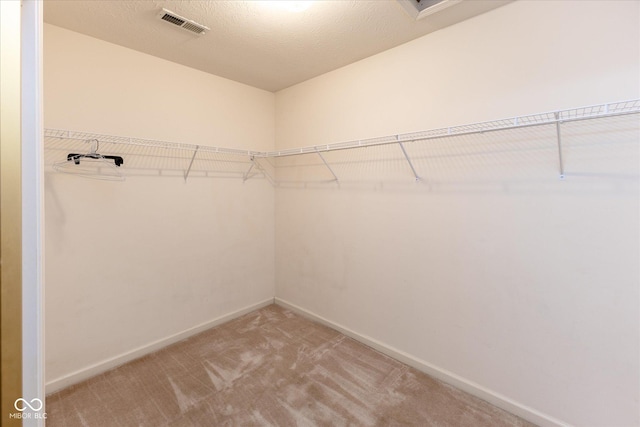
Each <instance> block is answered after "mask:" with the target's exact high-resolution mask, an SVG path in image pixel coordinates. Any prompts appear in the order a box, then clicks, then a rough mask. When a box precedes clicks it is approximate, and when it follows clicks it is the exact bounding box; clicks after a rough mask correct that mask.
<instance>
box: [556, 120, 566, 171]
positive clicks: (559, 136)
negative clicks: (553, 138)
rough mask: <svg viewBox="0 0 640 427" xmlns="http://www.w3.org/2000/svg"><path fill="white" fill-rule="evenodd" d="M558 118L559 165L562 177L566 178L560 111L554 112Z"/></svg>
mask: <svg viewBox="0 0 640 427" xmlns="http://www.w3.org/2000/svg"><path fill="white" fill-rule="evenodd" d="M554 115H555V118H556V135H557V137H558V138H557V141H558V165H559V166H560V179H564V162H563V160H562V135H561V132H560V123H561V122H560V113H558V112H556V113H554Z"/></svg>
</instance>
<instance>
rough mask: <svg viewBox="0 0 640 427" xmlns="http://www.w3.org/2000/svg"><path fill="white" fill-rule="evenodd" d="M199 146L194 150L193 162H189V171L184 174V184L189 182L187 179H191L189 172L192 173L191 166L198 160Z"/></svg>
mask: <svg viewBox="0 0 640 427" xmlns="http://www.w3.org/2000/svg"><path fill="white" fill-rule="evenodd" d="M199 148H200V146H199V145H196V149H195V150H193V156H191V161H190V162H189V167H188V168H187V171H186V172H185V173H184V182H187V178H188V177H189V172H191V166H193V161H194V160H195V159H196V154H198V149H199Z"/></svg>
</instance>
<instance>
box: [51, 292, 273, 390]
mask: <svg viewBox="0 0 640 427" xmlns="http://www.w3.org/2000/svg"><path fill="white" fill-rule="evenodd" d="M273 303H274V298H269V299H267V300H264V301H262V302H259V303H256V304H252V305H250V306H248V307H244V308H241V309H240V310H236V311H234V312H232V313H229V314H226V315H224V316H221V317H218V318H216V319H213V320H210V321H208V322H205V323H202V324H200V325H197V326H194V327H193V328H189V329H187V330H184V331H182V332H178V333H177V334H174V335H171V336H169V337H166V338H162V339H160V340H157V341H154V342H152V343H149V344H147V345H144V346H142V347H138V348H136V349H133V350H131V351H128V352H126V353H123V354H120V355H118V356H115V357H111V358H109V359H105V360H103V361H100V362H98V363H96V364H93V365H91V366H87V367H86V368H82V369H80V370H77V371H75V372H72V373H70V374H67V375H65V376H63V377H60V378H56V379H55V380H52V381H50V382H48V383H46V385H45V393H46V394H50V393H54V392H56V391H59V390H62V389H63V388H66V387H69V386H70V385H73V384H76V383H79V382H81V381H84V380H86V379H89V378H91V377H94V376H96V375H99V374H101V373H103V372H106V371H108V370H110V369H113V368H116V367H118V366H120V365H122V364H124V363H127V362H130V361H132V360H134V359H138V358H140V357H142V356H145V355H147V354H149V353H153V352H154V351H157V350H160V349H161V348H163V347H166V346H168V345H170V344H173V343H176V342H178V341H181V340H183V339H185V338H188V337H190V336H192V335H195V334H197V333H200V332H202V331H206V330H207V329H210V328H213V327H214V326H218V325H220V324H222V323H225V322H228V321H230V320H233V319H235V318H236V317H240V316H242V315H244V314H247V313H250V312H252V311H254V310H257V309H259V308H262V307H266V306H267V305H270V304H273Z"/></svg>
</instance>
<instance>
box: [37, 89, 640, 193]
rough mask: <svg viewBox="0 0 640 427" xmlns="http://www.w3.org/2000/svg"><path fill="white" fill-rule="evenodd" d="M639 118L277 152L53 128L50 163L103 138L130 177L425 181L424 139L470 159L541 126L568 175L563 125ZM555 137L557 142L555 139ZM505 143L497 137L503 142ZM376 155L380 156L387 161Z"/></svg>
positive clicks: (465, 128) (629, 104)
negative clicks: (390, 169)
mask: <svg viewBox="0 0 640 427" xmlns="http://www.w3.org/2000/svg"><path fill="white" fill-rule="evenodd" d="M638 113H640V99H636V100H629V101H620V102H613V103H607V104H599V105H593V106H587V107H579V108H573V109H566V110H558V111H552V112H546V113H538V114H531V115H525V116H517V117H511V118H505V119H498V120H491V121H486V122H480V123H471V124H464V125H458V126H451V127H446V128H439V129H430V130H425V131H419V132H411V133H405V134H396V135H388V136H382V137H376V138H369V139H361V140H353V141H344V142H338V143H331V144H323V145H315V146H307V147H300V148H292V149H285V150H276V151H252V150H241V149H231V148H223V147H212V146H204V145H195V144H186V143H178V142H169V141H160V140H150V139H141V138H133V137H124V136H114V135H104V134H95V133H89V132H79V131H71V130H60V129H45V132H44V137H45V161H46V162H47V163H50V162H53V161H60V160H61V159H65V158H66V155H67V154H68V153H69V152H72V151H75V152H80V153H82V152H86V149H87V147H86V143H87V142H88V141H96V140H97V141H99V144H100V150H101V151H103V152H105V153H106V152H108V153H109V154H117V155H120V156H123V157H126V161H125V165H123V169H124V170H125V171H126V173H127V174H128V175H132V174H133V175H135V174H140V175H149V174H160V175H167V174H169V175H182V176H183V177H184V178H185V180H186V179H187V177H189V176H205V177H216V176H231V177H237V178H242V179H243V181H246V180H247V179H250V178H254V177H260V178H265V179H267V180H268V181H269V182H271V183H272V184H274V185H278V184H279V182H280V181H290V180H295V179H300V173H299V172H295V171H294V169H296V168H305V167H306V168H310V167H311V168H312V169H313V170H314V171H315V172H314V174H315V175H316V176H317V177H318V178H319V180H320V181H323V182H324V181H338V179H339V178H340V177H341V176H342V177H344V176H355V175H354V174H353V173H351V172H350V171H349V168H350V167H351V168H352V167H358V168H360V169H362V170H375V168H374V167H371V165H370V167H368V168H366V167H364V166H363V163H366V162H380V161H382V159H387V160H389V161H393V163H394V165H395V166H394V170H395V171H396V172H397V171H398V167H397V166H398V165H402V164H405V166H406V165H407V164H408V166H409V167H410V170H411V171H412V173H413V175H414V178H415V179H416V180H420V179H421V178H422V177H421V174H422V173H421V172H420V171H419V170H418V169H420V167H421V165H422V166H424V164H423V163H424V162H425V161H426V160H425V159H429V155H428V154H427V153H426V152H425V150H426V147H424V146H422V145H420V146H416V145H415V144H414V143H416V142H426V141H431V142H432V144H431V145H430V147H431V148H432V149H433V150H438V149H440V148H437V147H440V146H441V144H442V143H445V142H448V143H453V144H456V143H457V144H460V147H458V148H459V149H460V151H461V152H464V153H466V154H465V155H467V156H468V155H470V154H469V153H475V154H474V155H476V156H480V155H482V150H487V149H488V148H487V147H488V145H487V144H489V143H488V142H487V139H486V138H485V137H482V138H476V139H475V144H474V141H473V140H470V139H468V137H470V136H472V135H476V134H480V135H484V134H488V133H495V132H503V133H504V132H506V133H508V132H509V131H512V132H513V131H516V130H519V129H520V130H522V129H526V128H541V129H546V130H541V131H540V132H542V133H543V134H545V135H547V134H550V135H555V137H549V136H545V138H547V140H551V141H552V142H553V144H554V145H548V144H547V146H545V153H547V154H546V156H547V157H549V156H556V157H557V156H559V163H560V175H561V177H563V176H564V170H563V165H562V145H561V132H560V125H563V124H565V123H571V122H579V121H584V120H593V119H604V118H608V117H618V116H625V115H632V114H638ZM554 129H555V130H554ZM505 135H506V134H505ZM513 135H514V137H512V138H511V139H513V140H514V141H516V142H517V140H518V138H521V137H522V135H524V134H513ZM518 135H520V136H518ZM463 137H464V138H463ZM461 138H463V139H461ZM523 138H524V139H525V140H527V139H531V138H534V139H535V138H537V137H536V136H531V135H529V136H528V137H523ZM553 138H555V141H554V140H553ZM504 139H505V138H501V137H496V138H495V141H500V140H504ZM507 139H508V138H507ZM495 141H494V142H495ZM409 143H411V144H409ZM392 144H395V145H398V146H399V147H400V149H401V151H393V150H391V151H389V150H383V151H376V153H377V154H376V155H375V156H374V157H371V155H373V153H370V154H369V155H365V156H361V158H360V160H356V159H357V157H358V156H347V157H346V160H345V158H341V157H335V156H329V157H325V156H324V155H323V153H327V152H330V151H340V150H355V152H360V150H359V149H362V148H367V147H375V146H385V145H392ZM494 148H495V147H494ZM511 149H513V147H512V148H511ZM491 150H493V148H491ZM491 150H489V151H491ZM554 150H555V151H554ZM554 153H555V154H554ZM485 154H486V153H485ZM292 156H293V157H300V161H295V160H293V159H292V160H291V161H285V160H284V158H287V157H292ZM376 156H379V158H378V157H376ZM310 159H311V160H310ZM412 159H413V161H412ZM414 161H415V162H417V164H416V165H417V166H418V169H416V165H414ZM555 163H556V164H557V163H558V162H557V161H556V162H555ZM332 165H333V166H332ZM334 169H336V170H334ZM150 171H152V172H150ZM336 172H337V173H336ZM356 175H357V174H356ZM395 175H397V174H395ZM395 175H394V176H395Z"/></svg>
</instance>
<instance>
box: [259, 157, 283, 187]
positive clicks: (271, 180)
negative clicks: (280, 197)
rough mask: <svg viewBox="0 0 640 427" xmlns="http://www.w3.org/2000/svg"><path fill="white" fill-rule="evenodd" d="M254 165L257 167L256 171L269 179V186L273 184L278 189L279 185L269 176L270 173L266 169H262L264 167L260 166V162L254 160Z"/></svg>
mask: <svg viewBox="0 0 640 427" xmlns="http://www.w3.org/2000/svg"><path fill="white" fill-rule="evenodd" d="M254 164H255V165H256V169H258V170H259V171H260V172H262V173H263V174H264V176H265V177H266V178H267V181H269V184H271V185H272V186H274V187H276V186H277V185H278V183H277V182H276V180H275V179H273V178H272V177H271V175H269V173H268V172H267V171H266V169H265V168H264V167H262V165H261V164H260V162H259V161H258V160H255V159H254Z"/></svg>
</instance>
